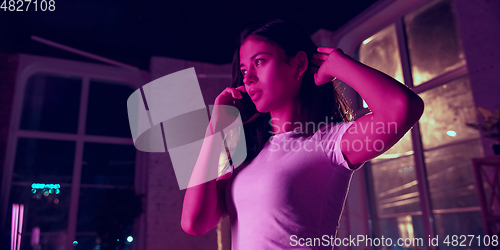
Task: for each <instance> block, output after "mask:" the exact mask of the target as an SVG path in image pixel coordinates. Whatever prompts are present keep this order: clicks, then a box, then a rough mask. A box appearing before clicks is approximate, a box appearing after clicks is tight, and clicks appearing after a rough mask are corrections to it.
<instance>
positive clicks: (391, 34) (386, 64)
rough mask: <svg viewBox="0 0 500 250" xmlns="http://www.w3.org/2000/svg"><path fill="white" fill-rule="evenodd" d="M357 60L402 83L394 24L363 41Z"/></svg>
mask: <svg viewBox="0 0 500 250" xmlns="http://www.w3.org/2000/svg"><path fill="white" fill-rule="evenodd" d="M359 59H360V61H361V62H362V63H364V64H366V65H368V66H370V67H372V68H375V69H378V70H380V71H382V72H384V73H386V74H388V75H390V76H391V77H393V78H394V79H396V80H398V81H399V82H404V81H403V71H402V68H401V59H400V56H399V49H398V40H397V37H396V26H395V25H394V24H393V25H391V26H389V27H387V28H385V29H383V30H381V31H379V32H378V33H377V34H375V35H373V36H371V37H370V38H368V39H366V40H365V41H363V43H362V44H361V46H360V48H359Z"/></svg>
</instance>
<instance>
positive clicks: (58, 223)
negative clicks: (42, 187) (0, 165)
mask: <svg viewBox="0 0 500 250" xmlns="http://www.w3.org/2000/svg"><path fill="white" fill-rule="evenodd" d="M70 196H71V193H70V188H69V187H61V188H60V192H59V193H58V194H56V192H53V193H50V194H49V193H48V192H47V193H45V192H43V191H38V192H36V193H33V192H32V190H31V186H17V185H13V186H12V187H11V190H10V196H9V197H10V198H9V199H10V201H9V214H12V204H13V203H16V204H24V222H23V232H26V233H30V232H31V230H33V228H34V227H39V228H40V232H41V233H46V232H62V231H65V230H66V229H67V226H68V211H69V201H70ZM7 218H11V215H9V217H7Z"/></svg>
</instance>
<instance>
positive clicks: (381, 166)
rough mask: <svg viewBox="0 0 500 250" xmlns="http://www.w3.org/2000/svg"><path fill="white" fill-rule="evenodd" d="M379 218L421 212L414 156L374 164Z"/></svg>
mask: <svg viewBox="0 0 500 250" xmlns="http://www.w3.org/2000/svg"><path fill="white" fill-rule="evenodd" d="M371 167H372V175H373V182H374V188H375V190H374V191H375V202H376V204H377V211H378V215H379V216H388V215H394V214H400V213H415V212H419V211H420V203H419V194H418V187H417V180H416V175H415V166H414V161H413V155H410V156H406V157H400V158H396V159H391V160H386V161H381V162H378V163H372V166H371Z"/></svg>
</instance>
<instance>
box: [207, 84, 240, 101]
mask: <svg viewBox="0 0 500 250" xmlns="http://www.w3.org/2000/svg"><path fill="white" fill-rule="evenodd" d="M240 92H245V93H246V92H247V91H246V90H245V86H243V85H242V86H239V87H236V88H230V87H227V88H226V89H224V90H223V91H222V92H221V93H220V94H219V95H218V96H217V97H216V98H215V102H214V104H215V105H233V102H234V100H235V99H241V98H243V96H242V95H241V93H240Z"/></svg>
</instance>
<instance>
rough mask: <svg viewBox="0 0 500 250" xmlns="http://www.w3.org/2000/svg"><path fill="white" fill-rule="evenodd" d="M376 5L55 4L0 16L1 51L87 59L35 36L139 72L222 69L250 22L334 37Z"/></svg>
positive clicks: (355, 1) (339, 1) (112, 0)
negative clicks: (161, 63) (274, 22)
mask: <svg viewBox="0 0 500 250" xmlns="http://www.w3.org/2000/svg"><path fill="white" fill-rule="evenodd" d="M46 1H47V2H48V0H46ZM39 2H41V1H40V0H39ZM375 2H376V0H330V1H323V0H322V1H301V2H292V1H262V0H257V1H241V2H235V1H219V2H215V1H179V0H175V1H168V0H167V1H160V0H151V1H142V2H141V1H131V0H104V1H103V0H64V1H61V0H55V6H56V9H55V11H44V12H43V11H40V9H38V11H36V12H35V11H34V9H33V5H32V6H30V7H29V8H30V9H28V11H24V12H14V11H3V9H2V10H0V12H1V13H0V24H1V25H0V52H1V51H7V52H11V53H29V54H35V55H43V56H51V57H61V58H68V59H73V60H80V61H92V60H90V59H87V58H84V57H81V56H77V55H74V54H72V53H70V52H66V51H62V50H60V49H56V48H53V47H50V46H48V45H45V44H42V43H39V42H36V41H33V40H31V36H32V35H35V36H38V37H41V38H44V39H48V40H51V41H53V42H56V43H60V44H64V45H66V46H69V47H72V48H76V49H79V50H83V51H86V52H89V53H93V54H96V55H99V56H103V57H106V58H109V59H112V60H116V61H119V62H122V63H126V64H130V65H133V66H136V67H139V68H141V69H146V70H147V69H148V68H149V60H150V57H151V56H165V57H172V58H178V59H184V60H192V61H201V62H208V63H215V64H224V63H230V62H231V59H232V54H233V52H234V50H235V49H236V39H237V37H238V33H239V30H240V29H241V28H242V27H244V24H245V23H247V22H249V21H255V20H263V19H268V18H273V17H278V18H285V19H289V20H293V21H296V22H298V23H299V24H301V25H302V26H303V28H304V29H305V30H306V31H307V32H308V33H309V34H310V35H312V34H313V33H314V32H316V31H317V30H318V29H320V28H323V29H327V30H331V31H335V30H336V29H338V28H339V27H341V26H342V25H343V24H345V23H347V22H348V21H349V20H351V19H352V18H353V17H355V16H356V15H358V14H359V13H361V12H362V11H363V10H365V9H366V8H368V7H369V6H371V5H372V4H373V3H375ZM23 8H24V7H23Z"/></svg>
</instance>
